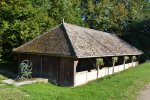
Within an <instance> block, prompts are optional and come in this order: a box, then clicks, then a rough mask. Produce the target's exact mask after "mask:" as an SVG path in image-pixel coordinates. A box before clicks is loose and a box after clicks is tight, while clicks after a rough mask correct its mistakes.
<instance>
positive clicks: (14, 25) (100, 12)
mask: <svg viewBox="0 0 150 100" xmlns="http://www.w3.org/2000/svg"><path fill="white" fill-rule="evenodd" d="M149 12H150V4H149V3H148V2H147V0H2V1H0V55H2V59H4V60H9V59H10V60H11V59H12V58H11V57H12V49H13V48H16V47H18V46H20V45H21V44H23V43H26V42H28V41H30V40H31V39H33V38H35V37H37V36H38V35H40V34H42V33H43V32H44V31H46V30H48V29H50V28H52V27H54V26H55V25H58V24H60V23H61V22H62V20H63V19H64V20H65V22H68V23H72V24H77V25H81V26H85V27H89V28H93V29H97V30H102V31H107V32H111V33H114V34H116V35H118V36H120V37H122V38H123V39H125V40H126V41H128V42H129V43H131V44H132V45H134V46H136V47H137V48H139V49H141V50H143V51H144V52H146V55H148V54H149V55H150V49H149V47H150V45H149V43H150V39H149V38H150V34H149V32H150V25H149V23H150V13H149ZM148 57H149V56H148Z"/></svg>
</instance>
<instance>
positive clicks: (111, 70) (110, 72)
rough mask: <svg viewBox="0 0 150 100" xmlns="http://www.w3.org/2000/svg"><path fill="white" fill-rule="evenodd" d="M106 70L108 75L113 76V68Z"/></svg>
mask: <svg viewBox="0 0 150 100" xmlns="http://www.w3.org/2000/svg"><path fill="white" fill-rule="evenodd" d="M108 70H109V73H108V74H109V75H111V74H113V67H109V68H108Z"/></svg>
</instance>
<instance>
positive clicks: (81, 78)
mask: <svg viewBox="0 0 150 100" xmlns="http://www.w3.org/2000/svg"><path fill="white" fill-rule="evenodd" d="M136 65H138V62H133V66H136ZM129 67H132V63H128V64H125V69H128V68H129ZM125 69H124V65H118V66H114V72H115V73H117V72H120V71H123V70H125ZM111 74H113V67H109V68H108V67H104V68H102V69H99V74H97V70H91V72H88V71H83V72H78V73H76V75H75V86H78V85H82V84H85V83H87V82H88V81H92V80H95V79H97V78H101V77H104V76H107V75H111Z"/></svg>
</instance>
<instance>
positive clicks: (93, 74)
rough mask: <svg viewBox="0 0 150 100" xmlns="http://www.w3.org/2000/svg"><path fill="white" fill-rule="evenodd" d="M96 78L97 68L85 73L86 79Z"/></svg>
mask: <svg viewBox="0 0 150 100" xmlns="http://www.w3.org/2000/svg"><path fill="white" fill-rule="evenodd" d="M95 79H97V70H92V71H91V72H88V73H87V81H91V80H95Z"/></svg>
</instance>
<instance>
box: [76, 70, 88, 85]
mask: <svg viewBox="0 0 150 100" xmlns="http://www.w3.org/2000/svg"><path fill="white" fill-rule="evenodd" d="M85 83H87V72H85V73H82V74H81V73H79V74H78V73H77V74H76V75H75V86H77V85H82V84H85Z"/></svg>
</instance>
